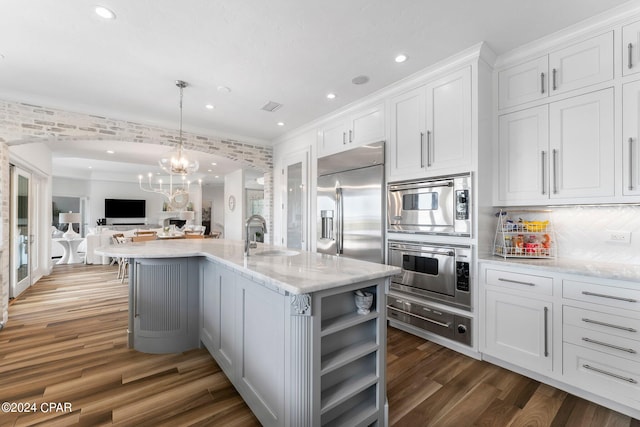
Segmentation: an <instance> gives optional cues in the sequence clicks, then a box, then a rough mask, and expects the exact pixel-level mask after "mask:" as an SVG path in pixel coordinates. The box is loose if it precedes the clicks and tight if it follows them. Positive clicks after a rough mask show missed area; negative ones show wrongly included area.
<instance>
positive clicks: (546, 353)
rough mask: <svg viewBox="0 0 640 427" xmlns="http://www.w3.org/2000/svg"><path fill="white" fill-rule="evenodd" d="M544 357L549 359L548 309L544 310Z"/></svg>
mask: <svg viewBox="0 0 640 427" xmlns="http://www.w3.org/2000/svg"><path fill="white" fill-rule="evenodd" d="M544 357H549V309H548V308H547V307H545V308H544Z"/></svg>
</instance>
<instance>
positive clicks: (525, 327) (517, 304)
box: [482, 269, 553, 374]
mask: <svg viewBox="0 0 640 427" xmlns="http://www.w3.org/2000/svg"><path fill="white" fill-rule="evenodd" d="M483 279H484V281H485V282H484V284H485V286H484V292H485V307H484V312H485V322H484V327H485V339H484V343H483V348H482V351H483V352H484V353H486V354H489V355H491V356H494V357H496V358H499V359H501V360H504V361H506V362H509V363H513V364H514V365H517V366H522V367H524V368H527V369H529V370H531V371H535V372H539V373H543V374H548V373H550V372H551V371H553V355H552V347H553V303H552V302H551V301H550V297H551V295H552V292H553V289H552V285H553V279H551V278H549V277H544V276H534V275H528V274H521V273H514V272H511V271H504V270H499V269H485V270H484V276H483Z"/></svg>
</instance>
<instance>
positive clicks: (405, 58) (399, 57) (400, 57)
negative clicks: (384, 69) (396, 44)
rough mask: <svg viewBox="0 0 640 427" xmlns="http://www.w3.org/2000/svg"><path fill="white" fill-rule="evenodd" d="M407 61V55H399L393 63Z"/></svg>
mask: <svg viewBox="0 0 640 427" xmlns="http://www.w3.org/2000/svg"><path fill="white" fill-rule="evenodd" d="M407 59H408V57H407V55H405V54H404V53H401V54H400V55H398V56H396V59H395V61H396V62H398V63H401V62H404V61H406V60H407Z"/></svg>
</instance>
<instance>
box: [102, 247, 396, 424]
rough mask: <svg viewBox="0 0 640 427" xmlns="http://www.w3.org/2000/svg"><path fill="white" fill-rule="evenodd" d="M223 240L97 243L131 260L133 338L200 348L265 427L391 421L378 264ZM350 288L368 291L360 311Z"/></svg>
mask: <svg viewBox="0 0 640 427" xmlns="http://www.w3.org/2000/svg"><path fill="white" fill-rule="evenodd" d="M243 249H244V248H243V243H242V242H240V241H225V240H218V239H204V240H184V241H173V242H163V241H150V242H140V243H134V244H130V245H120V246H113V247H105V248H101V250H100V252H101V254H102V255H107V256H120V257H127V258H129V262H130V272H129V274H130V276H129V277H130V279H129V331H128V332H129V345H130V347H132V348H134V349H136V350H138V351H142V352H148V353H177V352H183V351H186V350H189V349H193V348H197V347H200V346H201V345H204V347H206V349H207V350H208V351H209V352H210V353H211V355H212V356H213V357H214V359H215V360H216V362H217V363H218V364H219V365H220V367H221V368H222V370H223V371H224V373H225V374H226V376H227V377H228V378H229V380H230V381H231V382H232V383H233V385H234V386H235V388H236V389H237V390H238V392H239V393H240V395H241V396H242V397H243V399H244V400H245V402H246V403H247V404H248V406H249V407H250V408H251V410H252V411H253V413H254V414H255V415H256V417H257V418H258V420H259V421H260V422H261V423H262V424H263V425H265V426H291V427H302V426H349V427H353V426H368V425H377V426H384V425H386V388H385V353H386V318H385V307H384V301H385V299H384V295H385V288H386V286H387V281H388V280H389V277H390V276H391V275H393V274H396V273H398V272H399V271H400V270H399V269H398V268H395V267H390V266H386V265H380V264H372V263H367V262H363V261H356V260H349V259H346V258H339V257H334V256H330V255H324V254H316V253H311V252H305V251H300V252H295V251H290V250H282V249H281V248H275V247H271V246H267V245H260V246H259V247H258V249H255V250H254V251H253V252H252V254H251V255H250V256H249V257H248V258H245V257H244V255H243ZM357 290H361V291H366V292H370V293H371V294H373V303H372V306H371V309H370V311H369V313H367V314H358V312H357V307H356V305H355V298H354V295H355V292H356V291H357Z"/></svg>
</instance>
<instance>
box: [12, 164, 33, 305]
mask: <svg viewBox="0 0 640 427" xmlns="http://www.w3.org/2000/svg"><path fill="white" fill-rule="evenodd" d="M30 191H31V175H30V174H29V173H27V172H25V171H23V170H21V169H19V168H17V167H15V166H14V167H12V168H11V220H10V236H11V246H10V249H9V252H10V257H11V287H10V292H9V296H10V297H12V298H15V297H16V296H18V295H20V293H22V292H23V291H24V290H25V289H27V288H28V287H29V286H31V269H32V266H31V248H30V247H31V238H32V235H31V227H30V215H29V213H30V208H31V203H30V196H31V195H30Z"/></svg>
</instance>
